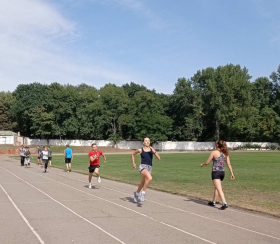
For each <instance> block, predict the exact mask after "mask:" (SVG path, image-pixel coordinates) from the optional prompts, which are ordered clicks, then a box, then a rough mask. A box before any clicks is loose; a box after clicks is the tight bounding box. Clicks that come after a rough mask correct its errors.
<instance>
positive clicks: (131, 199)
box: [120, 197, 142, 208]
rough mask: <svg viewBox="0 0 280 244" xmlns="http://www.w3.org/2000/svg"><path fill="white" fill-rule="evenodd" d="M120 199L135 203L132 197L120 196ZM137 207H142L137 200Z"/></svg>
mask: <svg viewBox="0 0 280 244" xmlns="http://www.w3.org/2000/svg"><path fill="white" fill-rule="evenodd" d="M120 200H122V201H125V202H131V203H134V204H136V203H135V202H134V200H133V197H125V198H120ZM137 207H139V208H141V207H142V203H140V202H138V203H137Z"/></svg>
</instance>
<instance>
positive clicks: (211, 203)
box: [208, 201, 216, 207]
mask: <svg viewBox="0 0 280 244" xmlns="http://www.w3.org/2000/svg"><path fill="white" fill-rule="evenodd" d="M208 205H209V206H213V207H214V206H215V205H216V203H214V202H213V201H211V202H208Z"/></svg>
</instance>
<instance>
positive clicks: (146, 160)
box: [140, 147, 154, 166]
mask: <svg viewBox="0 0 280 244" xmlns="http://www.w3.org/2000/svg"><path fill="white" fill-rule="evenodd" d="M140 155H141V164H146V165H150V166H152V165H153V155H154V153H153V151H152V149H151V150H150V151H149V152H145V151H144V149H143V147H142V152H141V154H140Z"/></svg>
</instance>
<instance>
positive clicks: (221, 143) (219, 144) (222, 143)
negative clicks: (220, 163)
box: [216, 140, 229, 157]
mask: <svg viewBox="0 0 280 244" xmlns="http://www.w3.org/2000/svg"><path fill="white" fill-rule="evenodd" d="M216 147H217V149H220V151H221V152H222V153H223V154H224V155H225V156H226V157H227V156H229V149H228V147H227V143H226V142H225V141H221V140H220V141H216Z"/></svg>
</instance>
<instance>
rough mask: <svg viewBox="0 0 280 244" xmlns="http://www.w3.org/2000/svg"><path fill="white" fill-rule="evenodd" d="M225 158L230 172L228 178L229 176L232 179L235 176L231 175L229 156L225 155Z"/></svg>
mask: <svg viewBox="0 0 280 244" xmlns="http://www.w3.org/2000/svg"><path fill="white" fill-rule="evenodd" d="M226 160H227V166H228V168H229V171H230V174H231V176H230V178H231V179H232V180H234V179H235V177H234V175H233V171H232V167H231V164H230V159H229V156H227V158H226Z"/></svg>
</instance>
